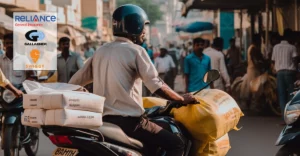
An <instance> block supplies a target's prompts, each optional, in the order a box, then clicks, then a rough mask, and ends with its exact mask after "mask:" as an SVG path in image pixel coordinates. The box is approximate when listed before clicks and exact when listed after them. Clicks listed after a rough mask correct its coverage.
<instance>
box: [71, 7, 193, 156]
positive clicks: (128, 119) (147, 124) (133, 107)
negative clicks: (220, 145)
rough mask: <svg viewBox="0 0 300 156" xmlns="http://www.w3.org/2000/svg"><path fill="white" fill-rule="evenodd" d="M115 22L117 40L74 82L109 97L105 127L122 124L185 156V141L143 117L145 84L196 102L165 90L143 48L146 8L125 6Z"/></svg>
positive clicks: (133, 133) (128, 132) (154, 90)
mask: <svg viewBox="0 0 300 156" xmlns="http://www.w3.org/2000/svg"><path fill="white" fill-rule="evenodd" d="M123 10H127V11H123ZM132 15H134V16H132ZM113 21H114V23H116V24H114V25H113V34H114V36H116V40H115V41H113V42H111V43H107V44H106V45H104V46H102V47H100V48H99V49H98V50H97V52H96V53H95V55H94V57H92V58H90V59H89V60H88V61H87V62H86V64H85V65H84V67H83V68H82V69H80V70H79V72H77V73H76V74H75V75H74V77H72V79H71V80H70V82H69V83H71V84H77V85H81V86H83V85H85V84H87V83H89V82H94V93H95V94H97V95H99V96H104V97H105V98H106V100H105V104H104V112H103V121H104V122H109V123H113V124H116V125H118V126H119V127H120V128H121V129H122V130H123V131H124V133H125V134H126V135H128V136H129V137H132V138H134V139H137V140H140V141H141V142H143V143H145V144H152V145H153V146H155V147H161V148H162V149H164V150H165V151H166V154H165V155H166V156H182V155H183V154H184V148H185V146H184V141H183V140H181V139H180V137H178V136H177V135H174V133H172V132H170V131H168V130H165V129H164V128H163V127H161V126H158V125H157V124H155V123H154V122H152V121H150V120H149V119H148V118H145V117H144V116H143V114H144V113H145V110H144V108H143V100H142V81H143V82H144V83H145V85H146V86H147V88H148V89H149V90H150V91H151V92H152V93H155V94H157V95H158V96H160V97H164V98H166V99H168V100H171V101H178V102H180V103H183V104H188V103H191V102H195V98H194V97H193V96H192V95H190V94H186V95H184V96H183V97H182V96H180V95H178V94H177V93H176V92H175V91H173V90H172V89H170V88H169V87H168V86H167V85H165V84H164V83H163V82H162V81H161V80H160V79H159V77H158V73H157V71H156V69H155V67H154V65H153V64H152V63H151V60H150V58H149V56H148V55H147V52H146V50H145V49H144V48H142V47H141V46H139V45H140V44H141V43H143V39H144V37H145V35H146V34H145V33H146V29H145V24H149V21H148V17H147V14H146V13H145V11H144V10H143V9H142V8H140V7H138V6H136V5H131V4H130V5H122V6H120V7H119V8H118V9H117V10H116V11H115V12H114V13H113ZM150 152H151V151H150ZM153 152H154V153H155V151H153ZM147 154H149V155H155V154H150V153H147Z"/></svg>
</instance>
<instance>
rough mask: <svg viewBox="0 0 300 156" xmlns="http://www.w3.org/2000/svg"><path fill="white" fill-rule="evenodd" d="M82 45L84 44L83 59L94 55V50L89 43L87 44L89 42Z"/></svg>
mask: <svg viewBox="0 0 300 156" xmlns="http://www.w3.org/2000/svg"><path fill="white" fill-rule="evenodd" d="M84 46H85V48H84V50H85V51H84V57H85V59H88V58H90V57H92V56H93V55H94V53H95V50H94V48H93V47H92V46H91V45H89V43H86V44H85V45H84Z"/></svg>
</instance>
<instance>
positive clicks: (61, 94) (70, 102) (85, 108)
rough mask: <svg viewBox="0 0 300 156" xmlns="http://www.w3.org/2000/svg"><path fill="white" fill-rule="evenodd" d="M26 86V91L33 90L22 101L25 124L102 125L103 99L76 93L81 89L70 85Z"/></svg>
mask: <svg viewBox="0 0 300 156" xmlns="http://www.w3.org/2000/svg"><path fill="white" fill-rule="evenodd" d="M25 82H26V81H25ZM23 85H25V87H24V88H25V90H26V87H27V88H30V90H29V92H27V90H26V92H27V94H25V95H24V98H23V107H24V109H25V111H24V114H23V115H22V124H23V125H26V126H31V127H40V126H42V125H48V126H66V127H76V128H97V127H100V126H101V125H102V124H103V123H102V113H103V108H104V101H105V98H104V97H101V96H98V95H94V94H91V93H85V92H78V91H73V90H78V87H77V86H76V85H70V84H61V83H60V85H64V86H65V87H64V88H58V85H57V84H56V83H52V84H47V85H41V84H39V83H37V82H31V81H27V82H26V83H25V84H24V83H23ZM32 86H34V87H35V89H32V88H34V87H32Z"/></svg>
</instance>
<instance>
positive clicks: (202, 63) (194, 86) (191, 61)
mask: <svg viewBox="0 0 300 156" xmlns="http://www.w3.org/2000/svg"><path fill="white" fill-rule="evenodd" d="M203 49H204V40H203V39H201V38H195V39H194V40H193V52H192V53H191V54H189V55H188V56H187V57H186V58H185V59H184V74H185V84H186V89H185V90H186V92H194V91H198V90H199V89H201V88H203V87H204V86H205V85H206V84H205V83H204V82H203V77H204V75H205V73H206V72H207V71H209V70H210V69H211V59H210V58H209V56H207V55H205V54H203ZM211 87H212V86H211Z"/></svg>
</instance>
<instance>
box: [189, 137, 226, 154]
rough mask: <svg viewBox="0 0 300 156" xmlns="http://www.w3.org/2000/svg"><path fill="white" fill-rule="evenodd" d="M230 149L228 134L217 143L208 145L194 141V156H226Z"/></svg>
mask: <svg viewBox="0 0 300 156" xmlns="http://www.w3.org/2000/svg"><path fill="white" fill-rule="evenodd" d="M230 148H231V146H230V141H229V136H228V134H225V135H224V136H223V137H221V138H219V139H218V140H216V141H213V142H208V143H202V142H201V141H198V140H195V141H193V149H192V156H225V155H226V154H227V153H228V151H229V150H230Z"/></svg>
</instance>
